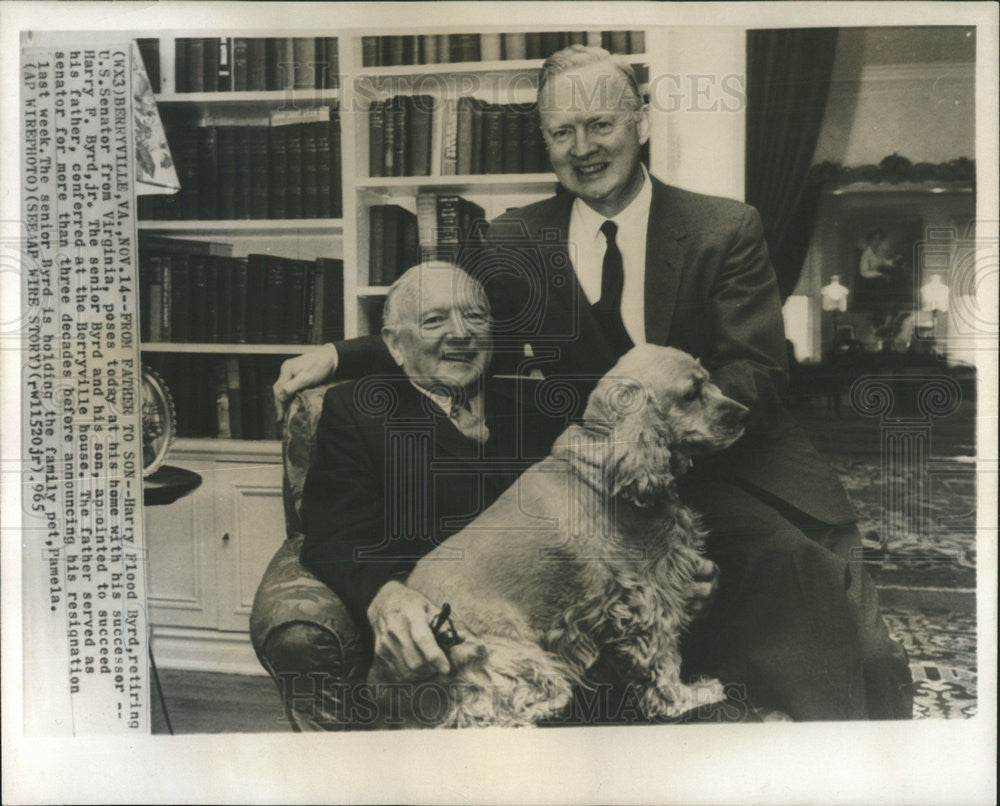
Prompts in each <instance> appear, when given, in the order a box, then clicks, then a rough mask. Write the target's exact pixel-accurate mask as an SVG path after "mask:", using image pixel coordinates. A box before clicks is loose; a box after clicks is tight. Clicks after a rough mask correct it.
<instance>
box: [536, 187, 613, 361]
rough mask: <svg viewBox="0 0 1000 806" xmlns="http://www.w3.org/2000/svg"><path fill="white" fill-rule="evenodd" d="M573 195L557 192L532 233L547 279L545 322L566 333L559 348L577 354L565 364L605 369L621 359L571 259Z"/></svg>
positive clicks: (556, 332)
mask: <svg viewBox="0 0 1000 806" xmlns="http://www.w3.org/2000/svg"><path fill="white" fill-rule="evenodd" d="M573 199H574V197H573V196H571V195H570V194H568V193H567V194H563V195H561V196H557V197H556V198H555V199H554V200H553V202H554V203H553V204H552V206H551V207H550V208H549V209H548V211H547V214H546V215H545V216H543V217H541V218H540V219H539V220H538V222H537V224H538V229H537V230H536V231H535V232H533V233H532V236H533V238H534V239H535V243H538V244H540V245H541V249H542V252H543V255H542V257H543V260H544V266H545V273H546V276H547V279H548V287H547V289H546V290H547V292H548V304H547V306H546V308H547V310H546V314H547V316H546V318H547V320H548V322H547V323H546V324H547V325H548V326H549V327H550V328H551V329H550V331H549V332H551V333H554V334H559V335H563V338H561V339H559V340H558V342H557V343H558V345H559V346H560V348H561V349H562V350H563V351H564V352H567V353H568V352H572V353H573V354H574V355H572V356H567V357H565V358H564V359H563V361H562V362H561V363H562V364H563V365H564V366H566V365H568V366H572V367H574V368H577V369H580V370H583V371H586V370H587V369H588V368H591V367H596V368H598V369H600V371H601V372H603V371H604V369H605V368H607V367H610V366H611V365H612V364H614V363H615V361H617V360H618V356H617V354H616V353H615V351H614V350H613V349H612V347H611V345H610V344H609V343H608V340H607V338H606V337H605V335H604V331H603V330H602V329H601V327H600V326H599V325H598V324H597V320H596V319H594V314H593V311H592V310H591V307H590V302H589V301H588V300H587V295H586V294H584V293H583V288H582V287H581V286H580V281H579V279H578V278H577V276H576V268H575V264H574V261H573V259H572V257H573V252H574V251H575V247H574V246H572V245H570V244H569V243H568V239H569V221H570V216H571V214H572V211H573ZM567 359H568V360H567Z"/></svg>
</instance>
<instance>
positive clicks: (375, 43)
mask: <svg viewBox="0 0 1000 806" xmlns="http://www.w3.org/2000/svg"><path fill="white" fill-rule="evenodd" d="M379 64H380V61H379V38H378V37H377V36H363V37H361V65H362V66H363V67H378V66H379Z"/></svg>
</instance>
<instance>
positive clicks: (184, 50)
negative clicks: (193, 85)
mask: <svg viewBox="0 0 1000 806" xmlns="http://www.w3.org/2000/svg"><path fill="white" fill-rule="evenodd" d="M187 56H188V46H187V39H186V38H184V37H178V38H177V39H175V40H174V92H187V91H188V88H187Z"/></svg>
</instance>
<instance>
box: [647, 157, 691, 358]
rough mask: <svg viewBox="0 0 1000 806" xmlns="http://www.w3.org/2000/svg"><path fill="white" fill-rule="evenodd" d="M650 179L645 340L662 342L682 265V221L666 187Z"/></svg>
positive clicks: (671, 311) (674, 304)
mask: <svg viewBox="0 0 1000 806" xmlns="http://www.w3.org/2000/svg"><path fill="white" fill-rule="evenodd" d="M650 179H651V180H652V182H653V200H652V203H651V204H650V206H649V225H648V228H647V230H646V279H645V282H644V284H643V285H644V287H643V294H644V298H645V302H644V313H645V320H646V341H648V342H649V343H650V344H660V345H664V344H666V343H667V338H668V337H669V335H670V324H671V322H672V321H673V316H674V308H675V306H676V304H677V288H678V286H679V285H680V280H681V268H682V267H683V265H684V247H683V245H682V244H681V241H682V240H683V238H684V231H683V222H682V220H681V219H680V217H679V216H678V214H677V213H676V212H674V211H672V210H671V209H670V203H669V198H668V196H669V191H668V189H667V187H666V185H664V184H663V183H662V182H660V181H659V180H658V179H655V178H653V177H652V176H651V177H650Z"/></svg>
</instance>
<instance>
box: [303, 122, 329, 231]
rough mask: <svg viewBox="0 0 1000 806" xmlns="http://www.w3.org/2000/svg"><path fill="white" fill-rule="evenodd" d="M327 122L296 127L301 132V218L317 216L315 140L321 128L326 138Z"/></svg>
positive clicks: (317, 149)
mask: <svg viewBox="0 0 1000 806" xmlns="http://www.w3.org/2000/svg"><path fill="white" fill-rule="evenodd" d="M327 126H328V124H327V123H326V121H323V122H322V123H306V124H303V125H302V126H300V127H298V128H299V129H300V132H301V134H302V213H301V215H302V218H319V184H318V176H317V162H318V159H319V156H318V152H319V144H318V143H317V142H316V140H317V136H318V135H319V134H320V133H319V132H318V131H317V128H319V129H322V136H323V139H324V140H325V139H326V136H327V132H326V129H327Z"/></svg>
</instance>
